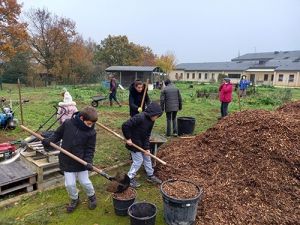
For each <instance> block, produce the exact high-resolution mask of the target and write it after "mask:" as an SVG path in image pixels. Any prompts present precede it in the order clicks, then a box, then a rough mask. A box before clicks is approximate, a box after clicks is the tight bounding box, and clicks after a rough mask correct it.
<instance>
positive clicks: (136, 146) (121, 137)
mask: <svg viewBox="0 0 300 225" xmlns="http://www.w3.org/2000/svg"><path fill="white" fill-rule="evenodd" d="M96 124H97V125H98V126H99V127H102V128H103V129H104V130H106V131H108V132H110V133H112V134H113V135H115V136H116V137H118V138H120V139H121V140H122V141H124V142H126V139H125V138H124V137H123V136H121V135H120V134H118V133H116V132H114V131H113V130H111V129H109V128H108V127H106V126H104V125H103V124H101V123H99V122H96ZM132 146H133V147H135V148H136V149H138V150H139V151H141V152H143V153H147V151H146V150H145V149H143V148H141V147H140V146H138V145H136V144H134V143H132ZM147 154H148V153H147ZM149 155H150V157H151V158H153V159H156V160H157V161H158V162H160V163H161V164H163V165H167V163H166V162H165V161H163V160H161V159H160V158H158V157H156V156H155V155H152V154H151V153H149Z"/></svg>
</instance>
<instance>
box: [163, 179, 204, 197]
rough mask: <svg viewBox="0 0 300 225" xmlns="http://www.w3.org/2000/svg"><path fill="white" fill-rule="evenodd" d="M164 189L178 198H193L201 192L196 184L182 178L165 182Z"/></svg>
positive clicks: (171, 195)
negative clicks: (181, 179)
mask: <svg viewBox="0 0 300 225" xmlns="http://www.w3.org/2000/svg"><path fill="white" fill-rule="evenodd" d="M162 189H163V191H164V192H165V193H166V194H167V195H168V196H170V197H173V198H176V199H191V198H195V197H196V196H197V195H198V194H199V190H198V188H197V186H196V185H194V184H192V183H189V182H185V181H180V180H176V181H173V182H167V183H164V185H163V186H162Z"/></svg>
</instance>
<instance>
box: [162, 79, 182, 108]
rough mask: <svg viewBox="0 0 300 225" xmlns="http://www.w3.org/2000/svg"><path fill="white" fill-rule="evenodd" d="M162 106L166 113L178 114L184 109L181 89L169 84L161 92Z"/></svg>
mask: <svg viewBox="0 0 300 225" xmlns="http://www.w3.org/2000/svg"><path fill="white" fill-rule="evenodd" d="M160 106H161V108H162V110H163V111H166V112H177V111H178V110H181V109H182V99H181V95H180V92H179V89H178V88H177V87H175V85H173V84H172V83H169V84H168V85H167V86H166V87H165V88H164V89H163V90H162V91H161V94H160Z"/></svg>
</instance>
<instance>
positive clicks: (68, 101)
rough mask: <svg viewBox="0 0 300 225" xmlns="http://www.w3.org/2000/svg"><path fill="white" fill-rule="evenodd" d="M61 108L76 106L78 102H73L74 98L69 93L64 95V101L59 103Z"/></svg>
mask: <svg viewBox="0 0 300 225" xmlns="http://www.w3.org/2000/svg"><path fill="white" fill-rule="evenodd" d="M58 105H59V106H67V105H76V102H73V98H72V96H71V95H70V93H69V92H68V91H66V92H65V93H64V101H63V102H60V103H58Z"/></svg>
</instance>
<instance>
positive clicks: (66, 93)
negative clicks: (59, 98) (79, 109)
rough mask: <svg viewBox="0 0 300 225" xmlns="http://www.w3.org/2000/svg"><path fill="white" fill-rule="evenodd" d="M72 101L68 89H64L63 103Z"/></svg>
mask: <svg viewBox="0 0 300 225" xmlns="http://www.w3.org/2000/svg"><path fill="white" fill-rule="evenodd" d="M72 101H73V98H72V96H71V95H70V93H69V92H68V91H66V92H65V94H64V103H71V102H72Z"/></svg>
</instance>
